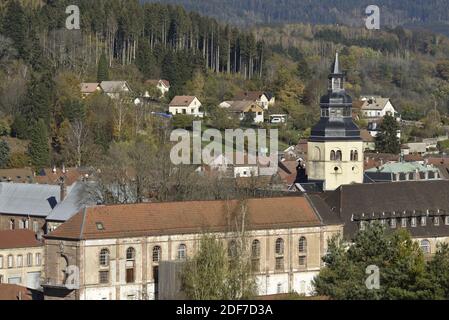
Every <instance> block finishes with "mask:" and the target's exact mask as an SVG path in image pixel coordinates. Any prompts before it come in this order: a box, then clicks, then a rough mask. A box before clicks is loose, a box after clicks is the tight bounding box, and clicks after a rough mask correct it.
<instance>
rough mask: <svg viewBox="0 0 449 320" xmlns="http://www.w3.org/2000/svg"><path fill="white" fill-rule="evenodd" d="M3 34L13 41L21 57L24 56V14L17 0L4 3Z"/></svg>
mask: <svg viewBox="0 0 449 320" xmlns="http://www.w3.org/2000/svg"><path fill="white" fill-rule="evenodd" d="M3 34H4V35H6V36H7V37H8V38H11V39H12V40H13V41H14V47H15V48H16V49H17V51H18V52H19V56H20V57H21V58H26V53H25V46H26V43H25V42H26V16H25V12H24V10H23V8H22V5H21V4H20V2H19V1H17V0H10V1H9V2H8V3H7V5H6V10H5V15H4V20H3Z"/></svg>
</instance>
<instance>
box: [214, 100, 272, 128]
mask: <svg viewBox="0 0 449 320" xmlns="http://www.w3.org/2000/svg"><path fill="white" fill-rule="evenodd" d="M219 107H220V108H225V109H228V110H229V112H231V113H234V114H236V115H237V117H238V119H239V120H240V121H243V120H244V119H245V117H246V115H247V114H248V113H251V114H252V116H253V118H254V123H262V122H263V121H264V111H263V109H262V107H260V106H259V105H258V104H256V103H255V102H253V101H245V100H240V101H223V102H222V103H220V104H219Z"/></svg>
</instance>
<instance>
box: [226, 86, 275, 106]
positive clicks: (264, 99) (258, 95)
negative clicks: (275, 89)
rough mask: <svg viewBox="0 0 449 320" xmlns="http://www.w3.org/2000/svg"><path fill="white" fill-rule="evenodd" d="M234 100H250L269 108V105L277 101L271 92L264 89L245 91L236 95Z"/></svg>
mask: <svg viewBox="0 0 449 320" xmlns="http://www.w3.org/2000/svg"><path fill="white" fill-rule="evenodd" d="M233 101H250V102H254V103H256V104H257V105H258V106H260V107H261V108H263V109H264V110H267V109H268V107H269V106H271V105H273V104H274V103H275V98H274V96H273V95H271V94H266V93H264V92H262V91H244V92H241V93H239V94H238V95H236V96H235V97H234V99H233Z"/></svg>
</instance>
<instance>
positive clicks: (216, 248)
mask: <svg viewBox="0 0 449 320" xmlns="http://www.w3.org/2000/svg"><path fill="white" fill-rule="evenodd" d="M230 243H231V242H230ZM232 243H236V242H232ZM232 250H235V251H232ZM237 251H238V248H237V247H232V248H228V250H227V249H226V248H225V246H224V244H223V242H222V241H221V240H219V239H217V238H216V237H215V236H213V235H204V236H203V237H202V238H201V240H200V247H199V251H198V252H197V254H196V255H195V256H194V257H193V258H192V259H191V260H189V261H187V262H186V264H185V266H184V268H183V270H182V273H181V282H182V289H183V291H184V293H185V294H186V296H187V298H188V299H193V300H235V299H242V298H250V297H252V296H253V295H254V293H255V287H254V282H252V281H247V279H245V277H246V276H248V274H247V273H245V276H242V273H241V268H240V267H241V264H240V263H239V262H238V261H237V260H239V257H238V255H237ZM245 282H246V284H245Z"/></svg>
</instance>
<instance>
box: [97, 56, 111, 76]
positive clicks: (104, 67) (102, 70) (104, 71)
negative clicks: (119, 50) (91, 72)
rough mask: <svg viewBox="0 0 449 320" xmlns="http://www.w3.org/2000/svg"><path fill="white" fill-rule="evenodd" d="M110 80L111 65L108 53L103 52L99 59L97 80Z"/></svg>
mask: <svg viewBox="0 0 449 320" xmlns="http://www.w3.org/2000/svg"><path fill="white" fill-rule="evenodd" d="M108 80H109V65H108V60H107V59H106V55H105V54H104V53H103V54H102V55H101V56H100V60H98V68H97V82H102V81H108Z"/></svg>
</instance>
